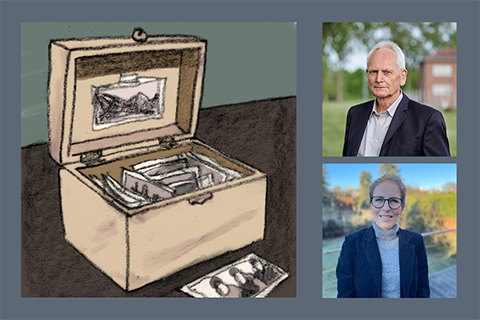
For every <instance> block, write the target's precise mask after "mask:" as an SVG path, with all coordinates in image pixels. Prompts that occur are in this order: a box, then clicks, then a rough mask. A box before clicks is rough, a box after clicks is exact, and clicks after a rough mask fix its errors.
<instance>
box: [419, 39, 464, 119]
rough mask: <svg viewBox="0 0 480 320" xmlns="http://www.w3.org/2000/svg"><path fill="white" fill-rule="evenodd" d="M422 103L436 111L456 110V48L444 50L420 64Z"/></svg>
mask: <svg viewBox="0 0 480 320" xmlns="http://www.w3.org/2000/svg"><path fill="white" fill-rule="evenodd" d="M420 91H421V92H422V96H423V99H422V100H423V103H425V104H427V105H429V106H432V107H435V108H438V109H442V110H445V109H453V110H456V109H457V48H444V49H440V50H438V51H437V52H436V53H435V54H433V55H430V56H427V57H425V59H424V60H423V61H422V62H421V63H420Z"/></svg>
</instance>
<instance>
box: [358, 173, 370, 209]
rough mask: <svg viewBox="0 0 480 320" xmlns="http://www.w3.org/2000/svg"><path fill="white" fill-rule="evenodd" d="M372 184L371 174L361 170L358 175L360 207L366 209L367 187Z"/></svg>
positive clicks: (367, 200) (367, 201)
mask: <svg viewBox="0 0 480 320" xmlns="http://www.w3.org/2000/svg"><path fill="white" fill-rule="evenodd" d="M371 184H372V174H371V173H370V171H368V170H362V172H361V173H360V201H359V202H360V207H362V208H366V207H367V208H368V203H369V199H368V198H369V197H368V195H369V187H370V185H371Z"/></svg>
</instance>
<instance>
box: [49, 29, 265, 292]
mask: <svg viewBox="0 0 480 320" xmlns="http://www.w3.org/2000/svg"><path fill="white" fill-rule="evenodd" d="M205 55H206V40H204V39H201V38H198V37H192V36H154V37H152V36H150V37H147V36H146V34H145V33H144V32H143V30H136V31H135V32H134V34H133V35H132V37H131V38H129V37H125V38H95V39H93V38H92V39H90V38H89V39H79V40H55V41H52V42H51V44H50V78H49V88H48V106H49V108H48V121H49V131H48V134H49V151H50V155H51V156H52V158H53V159H54V160H55V161H56V162H58V163H59V164H61V165H62V168H61V169H60V172H59V175H60V193H61V208H62V219H63V225H64V230H65V239H66V240H67V241H68V242H69V243H71V244H72V245H73V246H74V247H75V248H76V249H77V250H78V251H79V252H80V253H81V254H83V255H84V256H85V257H86V258H87V259H88V260H90V261H91V262H92V263H93V264H94V265H95V266H96V267H97V268H99V269H100V270H101V271H103V272H104V273H105V274H106V275H108V276H109V277H110V278H111V279H113V280H114V281H115V282H116V283H117V284H118V285H119V286H121V287H122V288H123V289H125V290H134V289H137V288H140V287H142V286H144V285H146V284H148V283H151V282H153V281H156V280H158V279H161V278H164V277H166V276H168V275H170V274H172V273H174V272H176V271H179V270H181V269H184V268H186V267H188V266H191V265H193V264H196V263H198V262H200V261H204V260H207V259H210V258H213V257H215V256H218V255H220V254H222V253H225V252H227V251H229V250H236V249H239V248H241V247H244V246H246V245H249V244H251V243H252V242H254V241H258V240H261V239H263V235H264V226H265V222H264V221H265V197H266V175H265V174H264V173H262V172H260V171H258V170H256V169H254V168H252V167H250V166H248V165H246V164H243V163H241V162H240V161H238V160H236V159H233V158H231V157H229V156H228V155H225V154H223V153H222V152H220V151H217V150H215V149H213V148H211V147H209V146H208V145H206V144H205V143H203V142H201V141H198V140H196V139H195V138H194V135H195V129H196V124H197V114H198V110H199V106H200V100H201V94H202V89H203V88H202V85H203V76H204V68H205ZM232 143H235V142H234V141H232Z"/></svg>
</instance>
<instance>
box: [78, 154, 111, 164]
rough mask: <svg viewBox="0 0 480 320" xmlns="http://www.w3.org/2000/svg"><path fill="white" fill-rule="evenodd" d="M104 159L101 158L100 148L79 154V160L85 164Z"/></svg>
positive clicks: (96, 162)
mask: <svg viewBox="0 0 480 320" xmlns="http://www.w3.org/2000/svg"><path fill="white" fill-rule="evenodd" d="M103 161H105V160H104V159H102V150H94V151H89V152H85V153H83V154H82V155H81V156H80V162H81V163H84V164H86V165H89V166H91V165H94V164H98V163H102V162H103Z"/></svg>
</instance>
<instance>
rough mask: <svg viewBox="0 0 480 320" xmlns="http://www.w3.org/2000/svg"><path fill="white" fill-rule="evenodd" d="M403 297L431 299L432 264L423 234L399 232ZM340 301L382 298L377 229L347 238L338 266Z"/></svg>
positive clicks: (350, 235)
mask: <svg viewBox="0 0 480 320" xmlns="http://www.w3.org/2000/svg"><path fill="white" fill-rule="evenodd" d="M398 247H399V255H400V297H401V298H429V297H430V285H429V282H428V264H427V254H426V252H425V244H424V242H423V237H422V235H421V234H419V233H416V232H413V231H408V230H403V229H399V230H398ZM337 291H338V295H337V297H338V298H381V297H382V260H381V258H380V251H379V250H378V245H377V240H376V239H375V231H374V230H373V227H369V228H365V229H362V230H359V231H356V232H354V233H351V234H349V235H347V236H346V237H345V242H344V243H343V246H342V251H341V252H340V257H339V258H338V264H337Z"/></svg>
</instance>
